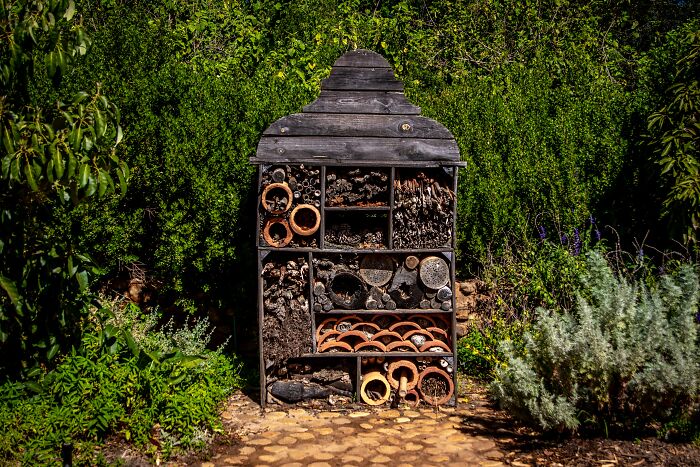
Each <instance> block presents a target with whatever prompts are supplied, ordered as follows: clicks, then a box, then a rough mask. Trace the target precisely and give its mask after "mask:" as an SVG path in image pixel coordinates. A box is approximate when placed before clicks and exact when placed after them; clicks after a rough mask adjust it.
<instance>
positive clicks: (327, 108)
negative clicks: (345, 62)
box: [304, 91, 421, 115]
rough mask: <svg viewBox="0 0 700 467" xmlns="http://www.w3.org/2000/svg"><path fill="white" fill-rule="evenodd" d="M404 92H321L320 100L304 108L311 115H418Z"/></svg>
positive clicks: (416, 109) (418, 108)
mask: <svg viewBox="0 0 700 467" xmlns="http://www.w3.org/2000/svg"><path fill="white" fill-rule="evenodd" d="M420 110H421V109H420V107H418V106H417V105H413V104H411V102H410V101H409V100H408V99H406V96H404V94H403V93H402V92H376V91H374V92H364V91H321V95H320V96H319V98H318V99H316V100H315V101H313V102H312V103H311V104H309V105H307V106H305V107H304V112H309V113H355V114H362V113H366V114H393V115H418V114H420Z"/></svg>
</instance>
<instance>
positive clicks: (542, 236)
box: [537, 226, 547, 240]
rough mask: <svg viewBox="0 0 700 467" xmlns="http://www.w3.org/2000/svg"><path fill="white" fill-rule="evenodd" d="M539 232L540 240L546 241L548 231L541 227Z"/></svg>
mask: <svg viewBox="0 0 700 467" xmlns="http://www.w3.org/2000/svg"><path fill="white" fill-rule="evenodd" d="M537 230H539V232H540V240H544V239H545V238H546V237H547V231H546V230H544V227H543V226H539V227H538V228H537Z"/></svg>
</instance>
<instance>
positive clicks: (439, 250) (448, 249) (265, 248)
mask: <svg viewBox="0 0 700 467" xmlns="http://www.w3.org/2000/svg"><path fill="white" fill-rule="evenodd" d="M258 250H262V251H291V252H294V251H296V252H299V253H308V252H309V251H313V252H314V253H385V254H392V255H393V254H407V253H414V254H425V253H452V252H454V249H453V248H452V247H443V248H411V249H406V248H404V249H389V248H323V249H321V248H318V247H316V248H311V247H284V248H275V247H272V246H262V245H261V246H259V247H258Z"/></svg>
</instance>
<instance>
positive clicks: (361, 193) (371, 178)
mask: <svg viewBox="0 0 700 467" xmlns="http://www.w3.org/2000/svg"><path fill="white" fill-rule="evenodd" d="M388 205H389V169H386V168H379V169H377V168H361V167H351V168H346V167H329V168H328V169H327V171H326V206H328V207H349V206H356V207H377V206H388Z"/></svg>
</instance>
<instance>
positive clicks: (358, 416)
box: [348, 412, 369, 418]
mask: <svg viewBox="0 0 700 467" xmlns="http://www.w3.org/2000/svg"><path fill="white" fill-rule="evenodd" d="M367 416H369V412H353V413H351V414H349V415H348V417H350V418H360V417H367Z"/></svg>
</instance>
